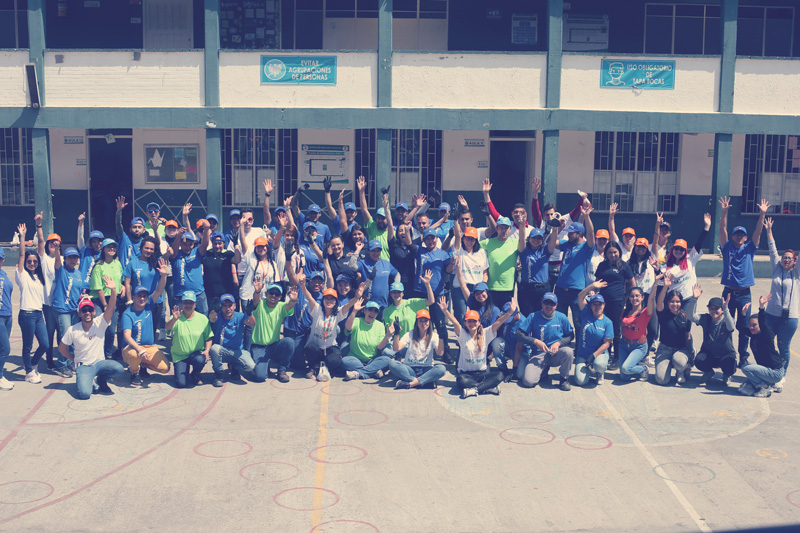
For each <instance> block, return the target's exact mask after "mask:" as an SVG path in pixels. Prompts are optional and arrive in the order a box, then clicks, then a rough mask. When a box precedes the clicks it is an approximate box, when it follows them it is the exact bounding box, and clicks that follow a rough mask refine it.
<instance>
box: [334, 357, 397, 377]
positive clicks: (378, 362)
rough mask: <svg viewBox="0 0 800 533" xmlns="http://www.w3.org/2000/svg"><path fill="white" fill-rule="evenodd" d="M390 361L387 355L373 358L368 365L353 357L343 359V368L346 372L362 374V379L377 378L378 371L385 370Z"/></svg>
mask: <svg viewBox="0 0 800 533" xmlns="http://www.w3.org/2000/svg"><path fill="white" fill-rule="evenodd" d="M389 361H390V359H389V358H388V357H386V356H385V355H379V356H378V357H373V358H372V359H371V360H370V361H369V362H368V363H367V364H366V365H365V364H364V363H362V362H361V359H359V358H358V357H355V356H353V355H347V356H344V357H342V367H343V368H344V369H345V370H348V371H349V370H355V371H356V372H358V373H359V374H361V377H362V378H371V377H375V374H376V373H377V372H378V370H383V369H384V368H386V367H388V366H389Z"/></svg>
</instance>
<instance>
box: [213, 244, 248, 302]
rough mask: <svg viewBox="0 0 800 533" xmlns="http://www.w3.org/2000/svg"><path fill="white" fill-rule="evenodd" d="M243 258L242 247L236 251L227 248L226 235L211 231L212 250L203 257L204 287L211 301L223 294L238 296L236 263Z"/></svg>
mask: <svg viewBox="0 0 800 533" xmlns="http://www.w3.org/2000/svg"><path fill="white" fill-rule="evenodd" d="M209 229H210V228H209ZM241 260H242V254H241V248H237V249H236V252H232V251H230V250H226V249H225V236H224V235H223V234H222V233H221V232H219V231H215V232H213V233H211V250H209V251H207V252H206V255H205V257H204V258H203V288H205V291H206V298H207V299H208V301H209V302H216V301H218V300H219V298H220V297H221V296H222V295H223V294H236V295H237V296H238V294H239V277H238V276H237V275H236V265H238V264H239V262H240V261H241ZM237 303H238V300H237Z"/></svg>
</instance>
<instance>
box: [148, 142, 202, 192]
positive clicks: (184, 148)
mask: <svg viewBox="0 0 800 533" xmlns="http://www.w3.org/2000/svg"><path fill="white" fill-rule="evenodd" d="M199 148H200V147H199V145H197V144H186V145H156V144H146V145H144V158H145V182H146V183H199V182H200V177H199V175H198V173H197V154H198V150H199Z"/></svg>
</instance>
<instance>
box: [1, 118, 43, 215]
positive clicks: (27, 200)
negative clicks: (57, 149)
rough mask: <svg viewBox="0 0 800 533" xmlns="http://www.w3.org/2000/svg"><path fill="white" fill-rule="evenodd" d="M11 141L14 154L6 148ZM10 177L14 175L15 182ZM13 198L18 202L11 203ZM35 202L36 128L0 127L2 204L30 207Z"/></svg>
mask: <svg viewBox="0 0 800 533" xmlns="http://www.w3.org/2000/svg"><path fill="white" fill-rule="evenodd" d="M9 142H10V145H11V153H10V154H8V153H7V152H6V149H5V148H6V145H7V144H8V143H9ZM9 178H12V182H13V185H10V184H9V183H10V182H9ZM10 198H13V200H14V201H13V202H8V201H7V200H8V199H10ZM17 200H19V201H17ZM35 204H36V191H35V181H34V173H33V130H32V129H30V128H0V206H15V207H27V206H32V205H35Z"/></svg>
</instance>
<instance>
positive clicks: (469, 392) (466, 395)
mask: <svg viewBox="0 0 800 533" xmlns="http://www.w3.org/2000/svg"><path fill="white" fill-rule="evenodd" d="M477 395H478V389H464V390H462V391H461V399H462V400H466V399H467V398H469V397H471V396H477Z"/></svg>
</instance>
